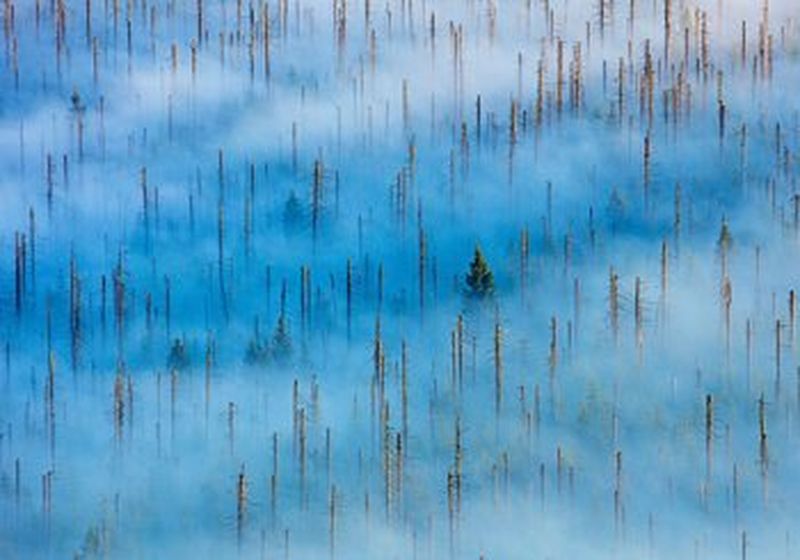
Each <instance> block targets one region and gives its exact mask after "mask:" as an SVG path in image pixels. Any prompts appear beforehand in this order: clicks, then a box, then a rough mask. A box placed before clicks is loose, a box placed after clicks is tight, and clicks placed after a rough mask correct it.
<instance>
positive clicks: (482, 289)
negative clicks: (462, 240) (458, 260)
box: [466, 245, 494, 299]
mask: <svg viewBox="0 0 800 560" xmlns="http://www.w3.org/2000/svg"><path fill="white" fill-rule="evenodd" d="M466 283H467V289H466V292H467V295H468V296H470V297H473V298H477V299H484V298H486V297H489V296H491V295H492V294H494V274H493V273H492V270H491V268H489V263H488V262H487V261H486V258H485V257H484V256H483V252H481V248H480V247H478V246H477V245H476V246H475V254H474V256H473V257H472V262H471V263H470V264H469V273H468V274H467V276H466Z"/></svg>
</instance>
